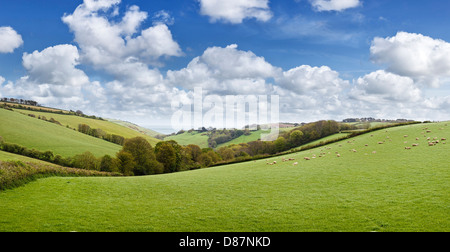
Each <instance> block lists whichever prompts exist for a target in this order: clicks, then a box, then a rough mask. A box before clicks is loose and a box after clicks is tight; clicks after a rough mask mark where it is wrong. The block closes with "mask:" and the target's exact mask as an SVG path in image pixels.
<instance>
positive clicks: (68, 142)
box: [0, 109, 122, 157]
mask: <svg viewBox="0 0 450 252" xmlns="http://www.w3.org/2000/svg"><path fill="white" fill-rule="evenodd" d="M55 115H56V114H55ZM0 118H1V119H0V136H2V137H3V139H4V141H5V142H8V143H15V144H18V145H21V146H24V147H27V148H28V149H36V150H39V151H52V152H53V153H54V154H55V155H61V156H63V157H73V156H75V155H77V154H81V153H84V152H86V151H90V152H91V153H92V154H94V155H95V156H97V157H101V156H104V155H106V154H108V155H111V156H114V155H115V154H116V153H117V152H119V151H120V150H121V148H122V147H121V146H119V145H116V144H113V143H110V142H107V141H105V140H102V139H98V138H94V137H91V136H88V135H85V134H82V133H79V132H77V131H74V130H71V129H68V128H66V127H62V126H60V125H57V124H54V123H50V122H46V121H43V120H39V119H37V118H32V117H29V116H27V115H23V114H20V113H17V112H12V111H8V110H5V109H0ZM48 119H50V118H48Z"/></svg>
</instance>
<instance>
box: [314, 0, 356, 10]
mask: <svg viewBox="0 0 450 252" xmlns="http://www.w3.org/2000/svg"><path fill="white" fill-rule="evenodd" d="M310 2H311V4H312V6H313V7H314V9H315V10H317V11H343V10H346V9H350V8H355V7H358V6H360V5H361V2H360V1H359V0H310Z"/></svg>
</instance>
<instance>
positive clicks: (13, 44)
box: [0, 26, 23, 53]
mask: <svg viewBox="0 0 450 252" xmlns="http://www.w3.org/2000/svg"><path fill="white" fill-rule="evenodd" d="M22 45H23V40H22V36H21V35H20V34H18V33H17V32H16V31H15V30H14V29H13V28H11V27H9V26H6V27H0V53H12V52H14V50H16V49H17V48H19V47H20V46H22Z"/></svg>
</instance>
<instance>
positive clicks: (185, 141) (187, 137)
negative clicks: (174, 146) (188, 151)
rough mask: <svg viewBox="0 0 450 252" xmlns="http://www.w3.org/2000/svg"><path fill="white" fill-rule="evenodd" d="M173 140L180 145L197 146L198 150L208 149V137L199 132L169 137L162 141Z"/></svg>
mask: <svg viewBox="0 0 450 252" xmlns="http://www.w3.org/2000/svg"><path fill="white" fill-rule="evenodd" d="M170 140H174V141H176V142H177V143H179V144H181V145H189V144H195V145H198V146H199V147H200V148H208V136H207V135H205V134H204V133H199V132H196V131H194V132H192V133H189V132H187V131H186V132H184V133H183V134H179V135H174V136H169V137H166V138H164V141H170Z"/></svg>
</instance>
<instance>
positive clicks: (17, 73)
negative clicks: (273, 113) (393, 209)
mask: <svg viewBox="0 0 450 252" xmlns="http://www.w3.org/2000/svg"><path fill="white" fill-rule="evenodd" d="M449 10H450V2H448V1H441V0H429V1H411V0H396V1H391V0H377V1H375V0H283V1H280V0H278V1H277V0H270V1H269V0H227V1H222V0H145V1H143V0H84V1H83V0H39V1H38V0H15V1H7V0H0V96H1V97H14V98H23V99H32V100H35V101H38V102H39V103H40V104H42V105H44V106H49V107H57V108H62V109H68V110H81V111H83V112H84V113H86V114H92V115H97V116H101V117H105V118H115V119H122V120H126V121H131V122H133V123H137V124H139V125H141V126H144V127H149V128H153V129H161V127H165V128H167V127H168V125H171V124H173V123H172V121H171V118H172V117H173V115H174V113H175V112H176V107H174V103H178V102H180V101H190V100H192V99H193V96H194V89H195V88H202V90H203V94H204V96H214V95H215V96H218V97H225V96H227V95H228V96H231V95H232V96H263V95H266V96H271V95H276V96H278V97H279V100H280V110H279V111H280V114H279V120H280V121H283V122H310V121H316V120H322V119H332V120H343V119H345V118H349V117H351V118H353V117H374V118H384V119H398V118H406V119H414V120H449V119H450V32H448V24H449V23H450V15H449V14H450V13H449ZM178 105H179V104H178ZM205 126H208V125H205Z"/></svg>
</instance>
